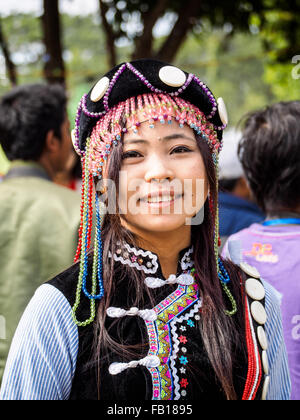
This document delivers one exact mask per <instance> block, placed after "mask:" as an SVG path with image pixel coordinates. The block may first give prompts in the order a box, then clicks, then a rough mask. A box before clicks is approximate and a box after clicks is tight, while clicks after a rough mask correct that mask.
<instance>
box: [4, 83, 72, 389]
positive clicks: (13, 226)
mask: <svg viewBox="0 0 300 420" xmlns="http://www.w3.org/2000/svg"><path fill="white" fill-rule="evenodd" d="M66 104H67V99H66V94H65V91H64V90H63V88H62V87H59V86H47V85H42V84H34V85H25V86H20V87H18V88H15V89H13V90H12V91H10V92H9V93H7V94H6V95H5V96H3V97H2V98H1V101H0V142H1V146H2V148H3V151H4V153H5V154H6V156H7V158H8V159H9V160H10V161H11V165H10V169H9V170H8V172H7V173H6V175H5V176H4V179H3V181H2V182H1V183H0V218H1V225H0V319H1V328H0V329H1V331H0V382H1V378H2V375H3V371H4V366H5V362H6V358H7V354H8V350H9V347H10V343H11V339H12V336H13V334H14V331H15V328H16V326H17V324H18V322H19V319H20V317H21V315H22V313H23V311H24V309H25V307H26V306H27V304H28V301H29V300H30V298H31V296H32V294H33V292H34V290H35V289H36V288H37V287H38V286H39V285H40V284H42V283H43V282H45V281H46V280H48V279H49V278H51V277H53V275H55V274H57V273H58V272H60V271H61V270H63V269H64V268H66V267H68V266H69V265H70V264H71V263H72V262H73V258H74V255H75V251H76V244H77V237H78V234H77V232H78V228H79V223H80V220H79V215H78V211H79V208H80V196H79V194H78V193H75V192H74V191H71V190H69V189H67V188H65V187H62V186H59V185H57V184H55V183H54V182H53V179H54V178H55V176H56V174H57V173H58V172H59V171H62V170H63V169H64V167H65V165H66V162H67V161H68V159H69V158H70V154H71V153H72V151H71V150H72V141H71V136H70V125H69V120H68V117H67V113H66Z"/></svg>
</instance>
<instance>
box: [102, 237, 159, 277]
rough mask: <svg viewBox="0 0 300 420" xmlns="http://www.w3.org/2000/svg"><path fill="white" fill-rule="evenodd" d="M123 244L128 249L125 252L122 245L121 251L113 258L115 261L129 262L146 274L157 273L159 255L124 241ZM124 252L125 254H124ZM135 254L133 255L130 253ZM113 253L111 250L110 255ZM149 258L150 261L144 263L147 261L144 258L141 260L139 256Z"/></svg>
mask: <svg viewBox="0 0 300 420" xmlns="http://www.w3.org/2000/svg"><path fill="white" fill-rule="evenodd" d="M123 246H124V247H125V248H126V250H127V251H125V252H123V250H122V246H121V245H120V249H119V251H120V253H119V255H117V254H116V253H114V255H113V258H114V260H115V261H120V262H121V263H122V264H127V265H129V266H130V267H134V268H136V269H137V270H140V271H144V273H146V274H155V273H156V272H157V269H158V261H157V260H158V257H157V255H155V254H152V252H150V251H143V250H142V249H136V248H135V247H131V246H130V245H129V244H127V243H124V244H123ZM122 252H123V254H122ZM130 254H133V255H130ZM111 256H112V254H111V252H109V257H111ZM141 256H142V257H144V258H148V262H146V265H144V264H143V263H144V262H145V261H144V260H143V259H141V260H142V261H139V257H141Z"/></svg>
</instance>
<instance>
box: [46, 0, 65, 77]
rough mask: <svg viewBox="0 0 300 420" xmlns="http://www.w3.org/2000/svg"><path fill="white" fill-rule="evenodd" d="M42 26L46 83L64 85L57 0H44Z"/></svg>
mask: <svg viewBox="0 0 300 420" xmlns="http://www.w3.org/2000/svg"><path fill="white" fill-rule="evenodd" d="M42 28H43V33H44V43H45V49H46V53H45V56H44V60H45V64H44V75H45V78H46V80H47V81H48V83H60V84H63V85H65V66H64V61H63V58H62V42H61V30H60V16H59V9H58V0H44V15H43V16H42Z"/></svg>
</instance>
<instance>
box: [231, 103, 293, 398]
mask: <svg viewBox="0 0 300 420" xmlns="http://www.w3.org/2000/svg"><path fill="white" fill-rule="evenodd" d="M299 121H300V101H293V102H280V103H277V104H274V105H272V106H269V107H267V108H265V109H263V110H259V111H256V112H253V113H251V114H250V115H248V116H247V117H246V119H245V125H244V130H243V135H242V139H241V142H240V146H239V156H240V160H241V163H242V166H243V169H244V171H245V175H246V178H247V180H248V182H249V185H250V188H251V191H252V192H253V194H254V196H255V198H256V200H257V202H258V204H259V206H260V208H261V209H262V211H264V212H265V213H266V219H265V221H264V222H262V223H254V224H252V225H251V226H250V227H248V228H246V229H243V230H242V231H240V232H238V233H236V234H234V235H232V236H231V237H230V238H229V239H228V242H227V243H226V244H225V247H224V249H223V253H224V255H225V254H226V253H227V248H228V244H230V243H231V242H232V243H233V242H240V248H241V254H242V257H243V260H244V261H245V262H247V263H249V264H251V265H252V266H255V267H256V268H257V269H258V270H259V272H260V273H261V276H262V278H264V279H265V280H266V281H268V282H269V283H271V284H272V285H273V287H274V288H275V289H276V290H277V291H278V293H279V296H280V297H281V310H282V318H283V329H284V338H285V342H286V346H287V352H288V360H289V368H290V373H291V381H292V394H291V399H293V400H299V399H300V282H299V278H300V254H299V247H300V164H299V159H300V123H299Z"/></svg>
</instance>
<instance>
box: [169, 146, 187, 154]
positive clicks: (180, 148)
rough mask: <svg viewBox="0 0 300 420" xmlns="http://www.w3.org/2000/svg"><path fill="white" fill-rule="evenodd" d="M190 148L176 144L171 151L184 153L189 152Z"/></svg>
mask: <svg viewBox="0 0 300 420" xmlns="http://www.w3.org/2000/svg"><path fill="white" fill-rule="evenodd" d="M190 151H191V150H190V149H189V148H188V147H186V146H178V147H175V148H174V149H173V150H172V152H171V153H186V152H190Z"/></svg>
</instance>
